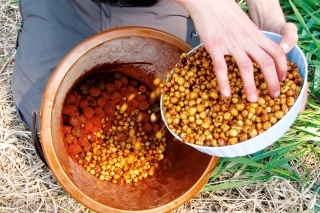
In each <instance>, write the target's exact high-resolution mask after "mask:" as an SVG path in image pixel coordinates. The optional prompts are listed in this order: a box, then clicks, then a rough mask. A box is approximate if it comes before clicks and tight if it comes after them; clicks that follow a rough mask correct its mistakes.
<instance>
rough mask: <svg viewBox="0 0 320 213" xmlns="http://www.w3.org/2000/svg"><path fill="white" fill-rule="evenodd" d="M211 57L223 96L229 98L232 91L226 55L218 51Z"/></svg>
mask: <svg viewBox="0 0 320 213" xmlns="http://www.w3.org/2000/svg"><path fill="white" fill-rule="evenodd" d="M210 55H211V59H212V64H213V67H214V72H215V75H216V77H217V81H218V85H219V88H220V91H221V94H222V95H223V96H224V97H229V96H230V95H231V90H230V84H229V78H228V68H227V64H226V61H225V58H224V55H223V54H222V53H221V52H219V51H217V50H214V51H213V53H212V54H210Z"/></svg>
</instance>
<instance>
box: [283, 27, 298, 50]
mask: <svg viewBox="0 0 320 213" xmlns="http://www.w3.org/2000/svg"><path fill="white" fill-rule="evenodd" d="M280 34H281V35H282V38H281V41H280V46H281V47H282V49H283V50H284V52H285V53H288V52H289V51H290V50H291V49H292V48H293V47H294V45H296V44H297V42H298V29H297V26H296V25H295V24H293V23H285V24H284V25H283V26H282V28H281V30H280Z"/></svg>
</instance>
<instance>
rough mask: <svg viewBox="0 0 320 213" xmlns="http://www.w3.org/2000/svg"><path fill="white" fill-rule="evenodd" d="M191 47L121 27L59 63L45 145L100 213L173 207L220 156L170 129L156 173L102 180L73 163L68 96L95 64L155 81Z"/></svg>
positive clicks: (45, 112)
mask: <svg viewBox="0 0 320 213" xmlns="http://www.w3.org/2000/svg"><path fill="white" fill-rule="evenodd" d="M190 49H191V48H190V47H189V46H188V45H187V44H186V43H184V42H183V41H181V40H179V39H178V38H176V37H174V36H172V35H169V34H167V33H164V32H161V31H157V30H154V29H149V28H141V27H127V28H118V29H114V30H109V31H106V32H102V33H100V34H97V35H95V36H93V37H90V38H88V39H87V40H85V41H84V42H82V43H81V44H79V45H78V46H77V47H75V48H74V49H73V50H72V51H71V52H70V53H69V54H68V55H66V56H65V58H64V59H63V60H62V61H61V63H60V64H59V65H58V66H57V68H56V69H55V71H54V73H53V74H52V76H51V78H50V80H49V82H48V85H47V87H46V90H45V92H44V95H43V102H42V107H41V115H40V139H41V146H42V149H43V152H44V156H45V159H46V162H47V164H48V166H49V168H50V169H51V171H52V173H53V175H54V176H55V178H56V179H57V181H58V182H59V183H60V185H61V186H62V187H63V188H64V190H65V191H66V192H67V193H69V194H70V195H71V196H72V197H73V198H75V199H76V200H77V201H78V202H80V203H81V204H83V205H84V206H86V207H88V208H89V209H92V210H93V211H95V212H170V211H172V210H174V209H176V208H178V207H179V206H181V205H182V204H184V203H185V202H187V201H188V200H189V199H191V198H192V197H193V196H195V195H196V194H197V193H198V192H199V191H200V190H201V188H202V187H203V186H204V185H205V184H206V183H207V181H208V178H209V176H210V174H211V173H212V171H213V170H214V168H215V166H216V164H217V162H218V160H219V158H218V157H214V156H210V155H207V154H204V153H202V152H199V151H198V150H196V149H194V148H192V147H191V146H188V145H186V144H183V143H181V142H180V141H178V140H176V139H175V138H174V137H173V136H172V135H171V134H168V135H169V136H168V138H167V141H168V144H167V148H166V152H165V158H164V160H163V161H162V162H161V163H160V167H159V168H158V169H157V170H156V172H155V174H154V175H153V176H151V177H148V178H146V179H144V180H142V181H139V182H137V183H134V184H124V185H122V186H121V185H119V184H113V183H110V182H108V181H100V180H98V179H97V178H96V177H94V176H92V175H91V174H89V173H88V172H86V171H85V170H84V169H83V168H82V167H81V166H80V165H78V164H77V163H76V162H74V161H73V160H72V159H71V157H70V156H69V154H68V153H67V151H66V148H65V146H64V144H63V135H62V133H61V122H62V120H61V117H62V113H61V111H62V107H63V104H64V100H65V97H66V95H67V93H68V91H69V90H70V88H72V86H73V85H75V84H76V83H77V81H78V80H77V79H80V78H83V76H85V75H87V74H88V72H90V70H92V68H94V67H99V66H102V65H103V66H107V67H108V66H112V67H115V66H116V67H117V69H118V70H124V71H125V70H131V71H128V73H127V74H128V75H133V77H135V78H138V79H140V80H143V81H145V83H149V84H150V85H151V82H152V80H153V79H154V78H155V76H160V77H163V78H164V76H165V72H166V71H168V70H171V69H172V67H173V66H174V65H175V63H176V61H177V60H178V59H179V56H180V54H181V53H182V52H188V51H189V50H190ZM128 67H130V69H128ZM97 70H98V69H97ZM132 70H134V72H133V71H132Z"/></svg>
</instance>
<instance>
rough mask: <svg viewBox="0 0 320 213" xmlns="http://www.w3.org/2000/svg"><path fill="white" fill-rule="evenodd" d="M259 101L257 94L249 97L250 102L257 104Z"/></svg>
mask: <svg viewBox="0 0 320 213" xmlns="http://www.w3.org/2000/svg"><path fill="white" fill-rule="evenodd" d="M257 100H258V96H257V95H256V94H253V95H251V96H250V97H249V101H250V102H256V101H257Z"/></svg>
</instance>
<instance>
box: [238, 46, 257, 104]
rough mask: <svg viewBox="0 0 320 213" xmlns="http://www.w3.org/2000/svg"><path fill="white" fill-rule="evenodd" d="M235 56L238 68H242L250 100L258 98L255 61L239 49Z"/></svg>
mask: <svg viewBox="0 0 320 213" xmlns="http://www.w3.org/2000/svg"><path fill="white" fill-rule="evenodd" d="M233 57H234V58H235V60H236V62H237V65H238V68H239V70H240V74H241V79H242V82H244V84H243V87H244V91H245V93H246V96H247V100H248V101H250V102H256V101H257V100H258V95H257V89H256V85H255V81H254V74H253V63H252V61H251V59H250V58H249V57H248V56H247V55H246V54H245V53H244V52H242V51H239V50H237V51H236V52H235V53H234V54H233Z"/></svg>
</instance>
